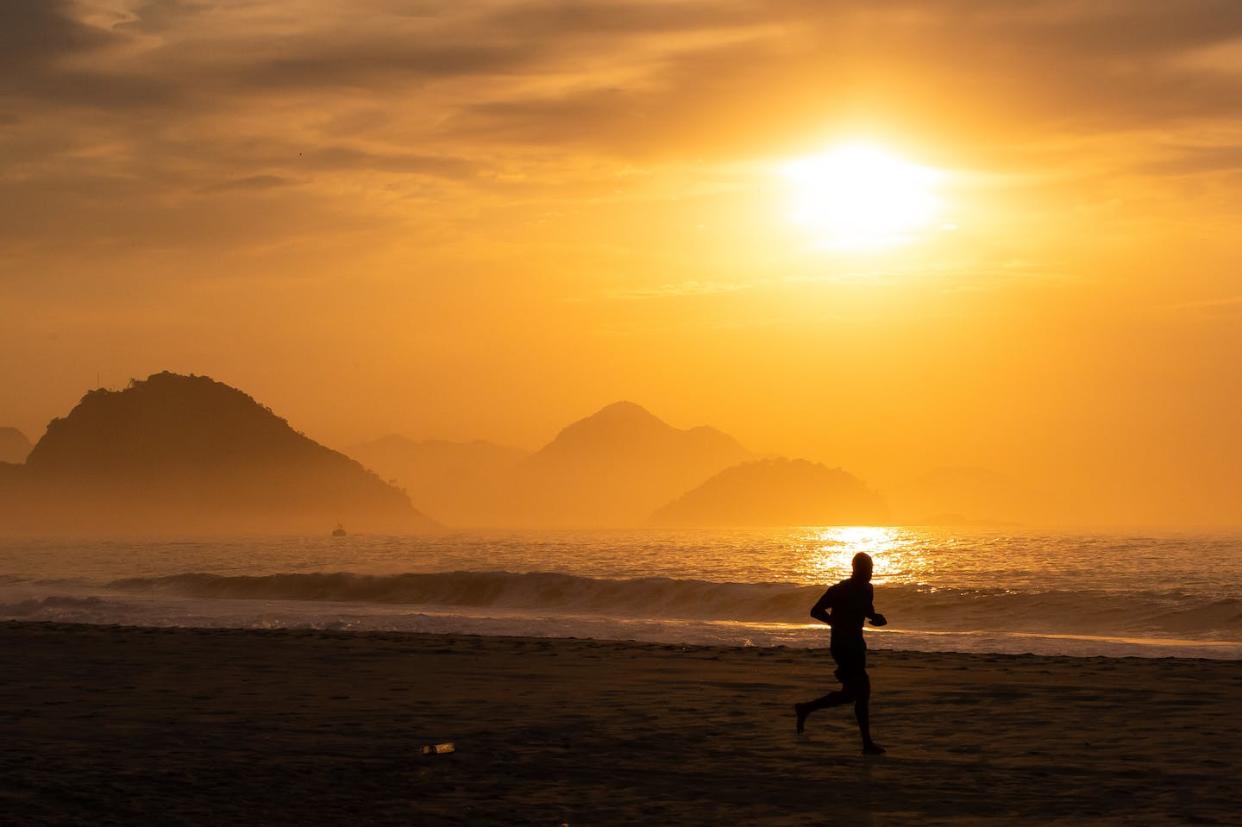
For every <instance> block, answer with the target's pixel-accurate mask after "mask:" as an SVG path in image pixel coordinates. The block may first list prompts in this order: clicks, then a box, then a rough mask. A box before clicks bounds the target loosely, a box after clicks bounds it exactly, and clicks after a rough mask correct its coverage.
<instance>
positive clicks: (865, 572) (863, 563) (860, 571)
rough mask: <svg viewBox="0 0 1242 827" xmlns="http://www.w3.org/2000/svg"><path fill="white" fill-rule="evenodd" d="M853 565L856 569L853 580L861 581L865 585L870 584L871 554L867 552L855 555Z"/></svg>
mask: <svg viewBox="0 0 1242 827" xmlns="http://www.w3.org/2000/svg"><path fill="white" fill-rule="evenodd" d="M852 565H853V567H854V574H853V578H854V579H855V580H861V581H863V582H864V583H867V582H870V580H871V568H872V566H871V555H870V554H868V553H867V552H865V551H860V552H858V553H857V554H855V555H854V560H853V562H852Z"/></svg>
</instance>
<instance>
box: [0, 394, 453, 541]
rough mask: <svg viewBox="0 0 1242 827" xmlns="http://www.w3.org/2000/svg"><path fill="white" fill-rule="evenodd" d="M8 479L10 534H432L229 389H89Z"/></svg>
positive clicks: (352, 467)
mask: <svg viewBox="0 0 1242 827" xmlns="http://www.w3.org/2000/svg"><path fill="white" fill-rule="evenodd" d="M20 471H21V473H20V474H13V473H11V472H10V473H8V474H7V476H8V477H9V478H10V479H9V484H8V487H9V488H10V489H11V488H13V487H14V486H16V487H17V489H18V491H17V492H16V493H17V497H15V498H11V499H14V500H15V501H17V502H18V503H19V504H18V506H17V507H16V508H11V509H10V510H11V511H13V512H16V513H11V514H10V515H9V516H10V519H11V521H12V522H14V523H16V524H17V525H18V526H19V527H20V526H21V525H23V524H25V525H28V526H29V527H31V528H41V527H47V526H51V527H53V528H56V529H63V530H117V531H135V532H143V533H145V532H148V531H151V532H159V533H164V532H175V533H180V532H188V531H194V532H197V533H202V532H208V533H225V532H237V531H263V532H311V533H319V532H324V533H326V532H327V531H328V530H330V529H331V527H332V526H333V525H335V524H336V523H337V521H341V522H343V523H345V524H346V525H348V526H349V527H350V529H351V530H364V531H377V530H385V531H393V530H409V529H422V528H430V527H432V526H434V523H433V522H432V521H431V520H429V519H428V518H426V517H424V516H423V515H421V514H420V513H419V512H417V511H416V510H415V509H414V508H413V506H411V504H410V501H409V498H408V497H407V496H406V494H405V493H404V492H403V491H401V490H400V489H398V488H396V487H394V486H391V485H389V484H387V483H385V482H383V481H382V480H380V479H379V477H377V476H375V474H373V473H371V472H370V471H368V470H366V469H365V468H363V467H362V466H361V465H360V464H359V463H357V462H356V461H354V460H352V459H350V458H349V457H346V456H344V455H343V454H340V453H337V452H336V451H332V450H330V449H328V448H325V447H324V446H322V445H320V444H318V443H316V442H314V441H313V440H311V439H309V438H307V437H306V436H304V435H302V434H300V433H298V432H296V431H294V430H293V429H292V428H291V427H290V426H289V424H288V423H287V422H286V421H285V420H284V419H281V418H280V417H278V416H276V415H275V414H274V413H272V412H271V411H270V410H268V409H267V408H265V407H263V406H262V405H260V404H259V403H258V402H256V401H255V400H254V399H252V398H251V397H249V396H247V395H246V394H245V393H243V392H242V391H240V390H237V389H236V388H232V387H229V386H228V385H225V384H222V383H220V382H216V381H214V380H212V379H210V378H207V377H205V376H182V375H178V374H174V373H158V374H155V375H153V376H151V377H149V378H148V379H146V380H144V381H134V382H132V383H130V386H129V387H128V388H126V389H125V390H121V391H110V390H104V389H100V390H93V391H90V392H89V393H87V394H86V395H85V396H84V397H82V400H81V401H80V402H79V403H78V405H77V407H75V408H74V409H73V411H71V412H70V413H69V415H68V416H66V417H64V418H63V419H54V420H52V422H51V423H50V424H49V425H48V429H47V433H46V434H45V435H44V436H43V438H42V439H40V440H39V442H38V444H37V445H35V446H34V448H33V450H31V452H30V455H29V456H28V457H27V459H26V464H25V466H24V467H21V468H20Z"/></svg>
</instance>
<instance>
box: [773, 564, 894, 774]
mask: <svg viewBox="0 0 1242 827" xmlns="http://www.w3.org/2000/svg"><path fill="white" fill-rule="evenodd" d="M871 566H872V564H871V555H869V554H866V553H864V552H861V551H860V552H858V553H857V554H855V555H854V560H853V569H854V573H853V574H852V575H850V577H849V578H848V579H845V580H842V581H841V582H840V583H837V584H836V585H835V586H830V587H829V588H828V591H826V592H824V596H823V597H821V598H820V599H819V602H818V603H816V604H815V606H814V607H813V608H812V609H811V617H813V618H815V619H816V620H818V621H821V622H823V623H827V624H828V625H829V626H831V627H832V639H831V643H830V644H829V647H828V651H829V652H831V653H832V659H833V660H835V661H836V662H837V671H836V672H835V674H836V676H837V680H839V681H841V688H840V689H839V690H837V691H835V692H829V693H828V694H827V695H825V696H823V697H822V698H817V699H815V700H813V701H811V702H810V703H805V704H794V714H795V715H796V716H797V721H798V724H797V731H798V734H799V735H801V734H802V732H803V730H804V729H805V728H806V719H807V716H808V715H810V714H811V713H812V712H814V711H815V710H817V709H825V708H827V707H830V706H841V705H842V704H848V703H853V704H854V717H855V718H857V719H858V732H859V734H861V735H862V743H863V752H864V753H866V754H867V755H882V754H883V753H884V747H882V746H880V745H879V744H877V743H876V742H875V741H872V740H871V717H870V703H871V678H869V677H868V676H867V643H866V641H864V640H863V621H864V620H868V619H869V620H870V621H871V625H872V626H884V625H885V624H887V623H888V620H886V619H885V617H884V615H882V614H879V613H878V612H876V610H875V606H873V605H872V601H873V600H874V594H875V590H874V588H873V587H872V586H871ZM830 610H831V614H829V611H830Z"/></svg>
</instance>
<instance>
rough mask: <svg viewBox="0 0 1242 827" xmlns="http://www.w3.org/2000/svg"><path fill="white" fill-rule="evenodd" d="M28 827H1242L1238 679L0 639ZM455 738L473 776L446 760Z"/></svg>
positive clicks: (170, 639) (191, 638)
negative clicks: (860, 718)
mask: <svg viewBox="0 0 1242 827" xmlns="http://www.w3.org/2000/svg"><path fill="white" fill-rule="evenodd" d="M0 642H2V643H3V645H4V647H5V651H6V652H10V653H12V655H11V666H10V668H8V669H6V673H7V674H6V677H5V678H4V679H3V681H0V716H2V718H3V727H2V728H3V731H4V732H5V736H6V748H5V749H4V750H0V810H3V811H5V812H7V813H9V814H10V817H12V818H13V819H14V820H16V821H19V822H21V823H34V824H42V823H67V824H76V823H81V824H87V823H90V824H97V823H99V822H101V821H108V822H114V823H116V822H119V823H125V822H130V821H138V820H143V819H147V820H150V819H155V820H163V821H176V822H179V823H186V824H208V823H243V822H244V823H267V824H301V825H305V824H327V823H339V822H341V821H344V820H347V819H349V820H359V821H362V822H364V823H377V824H396V823H403V824H409V823H435V824H459V823H460V824H491V823H506V824H528V823H529V824H562V823H565V824H623V823H642V822H647V823H656V822H666V823H678V824H708V823H720V822H728V821H733V822H735V823H736V822H741V823H771V824H805V823H823V822H829V823H842V824H866V825H872V824H927V823H941V824H982V823H988V824H1002V823H1011V822H1012V821H1014V820H1017V819H1023V820H1028V821H1031V822H1034V823H1041V822H1051V821H1056V820H1060V821H1062V822H1065V821H1072V822H1073V823H1099V824H1113V823H1118V824H1119V823H1123V822H1124V823H1126V824H1167V823H1189V822H1197V823H1227V822H1229V821H1230V820H1231V819H1234V818H1236V814H1237V812H1238V811H1239V810H1242V793H1239V791H1238V790H1237V788H1236V785H1235V783H1234V780H1233V777H1232V776H1233V772H1234V770H1235V769H1236V767H1237V766H1239V765H1242V663H1239V662H1235V661H1219V660H1210V659H1183V658H1161V659H1155V658H1142V657H1124V658H1109V657H1090V658H1079V657H1072V656H1065V655H1057V656H1039V655H999V654H998V655H975V654H961V653H932V652H904V651H897V650H887V649H883V650H872V657H871V664H870V670H871V674H872V681H873V685H874V697H873V704H872V719H873V727H874V729H875V735H876V738H877V740H879V741H880V742H881V743H883V744H885V745H886V746H887V747H888V748H889V750H890V752H889V754H888V755H886V756H883V757H881V758H878V759H864V758H863V757H862V756H861V755H860V751H859V748H858V746H859V745H858V743H857V732H856V729H855V727H854V725H853V721H852V719H851V716H850V715H849V713H848V712H847V711H844V710H832V711H826V712H823V713H819V714H817V716H816V717H813V718H812V719H811V721H810V724H809V736H808V737H806V738H803V739H798V738H796V737H795V736H794V734H793V716H792V710H791V705H792V703H794V702H795V701H803V700H808V699H810V698H811V697H814V696H816V695H818V694H821V693H822V692H823V691H826V690H827V689H830V688H833V679H832V677H831V673H832V665H831V662H830V661H829V659H828V656H827V654H826V653H825V652H824V651H823V650H804V649H793V648H775V647H774V648H761V647H741V648H738V647H722V646H690V645H685V646H683V645H678V644H658V643H634V642H615V641H599V640H590V639H573V638H522V637H509V638H504V637H492V636H471V635H443V634H421V633H407V632H346V631H318V630H287V629H277V630H257V629H227V628H208V629H188V628H159V627H109V626H95V625H85V624H56V623H45V622H35V623H27V622H21V621H5V622H3V623H0ZM447 741H451V742H453V743H454V744H455V747H456V751H455V752H454V753H453V754H451V755H444V756H438V755H436V756H424V755H421V754H420V752H419V748H420V747H421V746H423V745H425V744H434V743H442V742H447Z"/></svg>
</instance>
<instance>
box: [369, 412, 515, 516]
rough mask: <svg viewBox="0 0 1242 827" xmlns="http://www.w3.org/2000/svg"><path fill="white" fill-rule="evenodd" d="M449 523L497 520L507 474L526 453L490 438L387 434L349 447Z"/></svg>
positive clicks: (507, 479)
mask: <svg viewBox="0 0 1242 827" xmlns="http://www.w3.org/2000/svg"><path fill="white" fill-rule="evenodd" d="M348 453H349V455H350V456H352V457H354V458H356V459H358V460H359V461H360V462H362V463H363V464H364V465H366V466H367V467H368V468H371V469H373V470H375V471H376V472H377V473H378V474H380V475H381V476H382V477H384V478H385V479H391V480H393V481H395V482H396V483H397V484H398V485H400V486H401V487H402V488H404V489H405V490H406V491H408V492H409V493H410V496H411V497H412V498H413V499H414V501H415V502H417V503H418V504H419V505H420V506H422V507H424V508H426V509H427V510H428V511H430V512H431V513H433V514H435V515H436V517H437V518H438V519H440V520H443V521H444V522H445V523H448V524H450V525H458V526H480V525H490V524H493V523H495V522H496V514H497V512H498V511H499V510H500V509H501V506H500V503H502V502H503V500H504V499H505V496H506V493H507V491H508V490H509V489H508V481H509V477H510V475H511V474H512V472H513V470H514V468H515V467H516V466H517V464H518V463H519V462H521V461H522V460H523V459H524V458H525V457H526V456H527V453H526V452H525V451H522V450H520V449H517V448H510V447H508V446H505V445H497V444H496V443H494V442H486V441H484V440H475V441H474V442H449V441H446V440H436V439H431V440H421V441H416V440H412V439H407V438H406V437H403V436H398V435H395V434H393V435H389V436H385V437H381V438H379V439H376V440H372V441H371V442H365V443H362V444H360V445H355V446H353V447H352V448H350V449H349V450H348Z"/></svg>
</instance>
